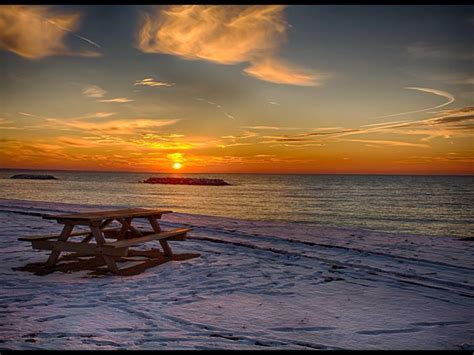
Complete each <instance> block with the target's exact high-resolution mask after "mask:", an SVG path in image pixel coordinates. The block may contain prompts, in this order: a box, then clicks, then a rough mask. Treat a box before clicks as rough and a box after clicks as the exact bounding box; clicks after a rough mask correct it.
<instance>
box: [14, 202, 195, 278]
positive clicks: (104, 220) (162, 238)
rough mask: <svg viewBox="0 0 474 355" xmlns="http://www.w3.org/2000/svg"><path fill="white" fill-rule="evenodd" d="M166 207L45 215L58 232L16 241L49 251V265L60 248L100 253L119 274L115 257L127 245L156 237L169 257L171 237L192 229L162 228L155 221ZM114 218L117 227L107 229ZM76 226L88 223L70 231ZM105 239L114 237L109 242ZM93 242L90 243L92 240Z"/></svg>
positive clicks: (122, 253) (182, 237)
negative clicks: (146, 226)
mask: <svg viewBox="0 0 474 355" xmlns="http://www.w3.org/2000/svg"><path fill="white" fill-rule="evenodd" d="M165 213H172V211H169V210H155V209H145V208H132V209H124V210H113V211H98V212H83V213H72V214H61V215H45V216H43V218H44V219H54V220H56V221H57V222H58V223H59V224H64V227H63V230H62V232H61V234H60V235H46V236H30V237H21V238H18V239H19V240H23V241H30V242H31V243H32V246H33V249H42V250H52V252H51V254H50V256H49V258H48V261H47V262H46V265H47V266H49V267H52V266H54V265H55V264H56V262H57V261H58V258H59V256H60V254H61V252H63V251H70V252H76V253H77V254H78V255H99V256H101V257H102V258H103V259H104V261H105V263H106V264H107V266H108V268H109V270H110V271H112V272H113V273H116V274H117V273H119V272H120V270H119V269H118V267H117V264H116V262H115V260H114V257H123V256H127V252H128V248H129V247H131V246H134V245H141V244H143V243H146V242H149V241H152V240H158V241H159V242H160V244H161V247H162V248H163V252H164V255H165V256H168V257H171V256H172V255H173V252H172V250H171V247H170V246H169V244H168V241H170V240H185V239H186V233H187V232H189V231H190V230H191V229H188V228H176V229H172V230H167V231H162V229H161V226H160V224H159V222H158V220H159V219H161V216H162V215H163V214H165ZM135 218H144V219H147V220H148V222H149V223H150V226H151V230H139V229H137V228H135V227H134V226H132V221H133V219H135ZM114 221H117V222H118V223H119V224H120V225H121V226H120V227H119V228H108V229H107V228H106V227H107V226H109V225H110V224H111V223H112V222H114ZM76 226H88V227H89V229H90V231H89V230H86V231H80V232H75V233H73V229H74V228H75V227H76ZM77 236H83V237H84V238H83V239H82V240H81V241H80V242H73V241H70V240H69V238H71V237H77ZM106 239H115V241H112V242H108V241H106ZM93 240H94V241H95V243H92V241H93Z"/></svg>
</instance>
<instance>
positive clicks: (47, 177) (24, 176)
mask: <svg viewBox="0 0 474 355" xmlns="http://www.w3.org/2000/svg"><path fill="white" fill-rule="evenodd" d="M10 179H32V180H57V178H55V177H54V176H53V175H28V174H18V175H13V176H12V177H10Z"/></svg>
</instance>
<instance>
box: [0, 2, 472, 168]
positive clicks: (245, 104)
mask: <svg viewBox="0 0 474 355" xmlns="http://www.w3.org/2000/svg"><path fill="white" fill-rule="evenodd" d="M473 10H474V6H467V5H466V6H373V5H370V6H362V5H358V6H341V5H338V6H321V5H294V6H282V5H259V6H218V5H195V6H151V5H150V6H131V5H120V6H118V5H117V6H93V5H88V6H85V5H75V6H32V5H30V6H17V5H15V6H0V69H1V70H0V78H1V80H0V82H1V84H0V93H1V101H0V105H1V106H0V163H1V164H0V166H1V167H4V168H44V169H68V170H104V171H150V172H172V171H180V172H183V173H192V172H203V173H231V172H239V173H246V172H262V173H264V172H267V173H400V174H474V144H473V142H474V140H473V138H474V137H473V136H474V115H473V112H474V107H473V106H474V95H473V93H474V90H473V85H474V73H473V67H474V66H473V64H474V63H473V62H474V51H473V41H472V38H473V37H472V35H473V30H474V11H473ZM177 163H179V164H177ZM177 168H179V169H177Z"/></svg>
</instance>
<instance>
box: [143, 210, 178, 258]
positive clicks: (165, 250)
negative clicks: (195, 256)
mask: <svg viewBox="0 0 474 355" xmlns="http://www.w3.org/2000/svg"><path fill="white" fill-rule="evenodd" d="M160 218H161V216H160ZM148 221H149V222H150V224H151V227H152V228H153V231H154V232H155V233H158V234H159V233H161V227H160V224H159V223H158V221H157V219H156V216H150V217H148ZM159 242H160V245H161V248H162V249H163V253H164V254H165V255H166V256H173V250H171V247H170V245H169V244H168V241H167V240H166V239H159Z"/></svg>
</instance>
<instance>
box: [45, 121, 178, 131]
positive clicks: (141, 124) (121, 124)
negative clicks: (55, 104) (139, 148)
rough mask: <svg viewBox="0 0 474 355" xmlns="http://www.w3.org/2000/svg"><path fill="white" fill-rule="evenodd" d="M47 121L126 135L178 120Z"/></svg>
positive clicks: (81, 128)
mask: <svg viewBox="0 0 474 355" xmlns="http://www.w3.org/2000/svg"><path fill="white" fill-rule="evenodd" d="M47 121H49V122H52V123H55V124H62V125H65V126H67V127H70V128H76V129H80V130H84V131H89V132H105V133H108V134H116V135H128V134H135V133H137V132H142V131H144V130H150V129H156V128H160V127H163V126H169V125H173V124H175V123H176V122H178V121H179V120H176V119H170V120H163V119H160V120H158V119H145V118H134V119H116V120H110V121H106V122H87V121H84V120H78V119H76V120H60V119H54V118H49V119H47Z"/></svg>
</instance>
